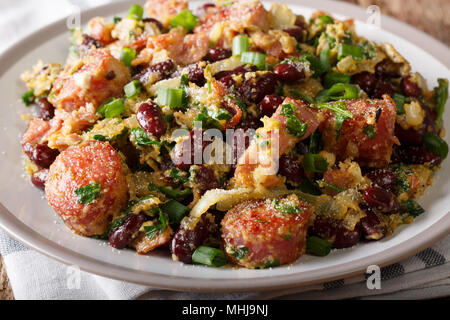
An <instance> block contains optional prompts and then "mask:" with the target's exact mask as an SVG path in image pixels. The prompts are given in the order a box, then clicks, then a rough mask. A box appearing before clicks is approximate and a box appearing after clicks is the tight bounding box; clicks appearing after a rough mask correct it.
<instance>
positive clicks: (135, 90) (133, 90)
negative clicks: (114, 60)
mask: <svg viewBox="0 0 450 320" xmlns="http://www.w3.org/2000/svg"><path fill="white" fill-rule="evenodd" d="M123 89H124V91H125V96H126V97H127V98H128V99H131V98H134V97H136V96H137V95H138V94H139V93H141V91H142V84H141V83H140V82H139V81H138V80H133V81H131V82H130V83H129V84H127V85H126V86H125V87H123Z"/></svg>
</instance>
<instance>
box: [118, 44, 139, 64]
mask: <svg viewBox="0 0 450 320" xmlns="http://www.w3.org/2000/svg"><path fill="white" fill-rule="evenodd" d="M134 58H136V51H135V50H133V49H131V48H123V49H122V52H121V53H120V61H122V62H123V63H124V64H125V65H126V66H127V67H131V61H133V60H134Z"/></svg>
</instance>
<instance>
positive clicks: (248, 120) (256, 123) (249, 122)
mask: <svg viewBox="0 0 450 320" xmlns="http://www.w3.org/2000/svg"><path fill="white" fill-rule="evenodd" d="M262 126H263V123H262V121H261V120H260V119H259V117H256V116H254V115H252V114H249V113H248V114H247V116H246V117H245V119H244V120H242V121H241V122H240V123H239V124H238V125H237V127H236V128H240V129H245V130H247V129H254V130H256V129H258V128H260V127H262Z"/></svg>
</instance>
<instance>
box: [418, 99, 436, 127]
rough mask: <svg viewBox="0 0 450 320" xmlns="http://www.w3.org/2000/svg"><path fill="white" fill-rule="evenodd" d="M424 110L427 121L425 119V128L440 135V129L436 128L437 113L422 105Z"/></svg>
mask: <svg viewBox="0 0 450 320" xmlns="http://www.w3.org/2000/svg"><path fill="white" fill-rule="evenodd" d="M420 105H421V106H422V109H423V110H424V111H425V119H423V124H424V127H425V131H427V132H432V133H434V134H435V135H438V134H439V129H438V128H437V127H436V117H437V114H436V111H434V110H432V109H430V108H428V107H427V106H425V105H423V104H422V103H420Z"/></svg>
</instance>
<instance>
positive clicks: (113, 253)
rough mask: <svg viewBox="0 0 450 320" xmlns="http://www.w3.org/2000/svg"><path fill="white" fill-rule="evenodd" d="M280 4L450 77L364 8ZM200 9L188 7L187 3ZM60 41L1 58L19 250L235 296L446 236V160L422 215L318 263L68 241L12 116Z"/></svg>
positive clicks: (5, 206) (111, 11) (431, 55)
mask: <svg viewBox="0 0 450 320" xmlns="http://www.w3.org/2000/svg"><path fill="white" fill-rule="evenodd" d="M285 2H286V3H287V4H289V5H290V7H291V8H292V9H293V10H294V11H295V12H296V13H301V14H304V15H305V16H309V15H310V14H311V13H312V12H313V11H314V10H315V9H321V10H324V11H327V12H329V13H331V14H333V15H335V16H336V17H338V18H354V19H355V20H356V29H357V32H358V34H360V35H363V36H365V37H367V38H368V39H370V40H373V41H376V42H390V43H392V44H394V46H395V47H396V48H397V49H398V50H399V51H400V53H401V54H403V55H404V56H405V57H406V58H407V59H408V60H409V61H410V62H411V65H412V67H413V70H415V71H418V72H420V73H421V74H422V75H423V76H424V77H425V79H427V81H428V85H429V86H430V87H433V86H435V85H436V79H437V78H438V77H439V78H449V79H450V71H449V64H450V63H449V57H450V50H449V49H448V48H447V47H446V46H445V45H443V44H441V43H440V42H438V41H436V40H434V39H433V38H431V37H429V36H427V35H425V34H424V33H422V32H420V31H418V30H416V29H414V28H412V27H409V26H407V25H405V24H403V23H400V22H398V21H395V20H393V19H391V18H388V17H385V16H382V17H381V27H382V29H380V28H376V27H373V26H371V25H368V24H366V23H365V21H366V20H367V18H368V17H369V14H368V13H367V12H366V11H365V10H363V9H360V8H358V7H355V6H352V5H349V4H346V3H341V2H338V1H325V0H316V1H307V0H304V1H303V0H291V1H285ZM132 3H134V1H120V2H115V3H113V4H110V5H106V6H103V7H98V8H94V9H91V10H87V11H85V12H83V13H82V23H86V22H87V21H88V20H89V19H91V18H92V17H94V16H106V17H108V16H113V15H115V14H119V13H124V12H126V10H127V8H128V7H129V6H130V5H131V4H132ZM200 3H201V2H200V1H191V5H192V6H195V5H198V4H200ZM312 6H314V7H312ZM68 37H69V32H68V29H67V26H66V19H64V20H61V21H59V22H56V23H54V24H52V25H49V26H47V27H45V28H43V29H41V30H38V31H36V32H35V33H34V34H32V35H31V36H29V37H27V38H26V39H23V40H22V41H20V42H18V43H17V44H16V45H14V46H13V47H12V48H10V49H9V50H8V51H7V52H5V53H4V54H3V55H2V56H1V57H0V75H1V78H0V96H1V97H2V104H1V113H0V133H1V138H0V179H1V184H0V203H1V205H0V226H1V227H2V228H3V229H4V230H6V231H7V232H8V233H9V234H10V235H11V236H13V237H14V238H16V239H18V240H19V241H21V242H22V243H24V244H25V245H27V246H28V247H30V248H33V249H35V250H37V251H40V252H42V253H44V254H46V255H48V256H50V257H52V258H54V259H57V260H59V261H61V262H64V263H66V264H70V265H76V266H79V267H80V268H81V269H83V270H86V271H89V272H92V273H96V274H99V275H102V276H106V277H110V278H115V279H119V280H125V281H129V282H134V283H139V284H144V285H150V286H153V287H158V288H167V289H174V290H190V291H214V292H227V291H228V292H231V291H234V292H236V291H250V290H269V289H279V288H287V287H294V286H300V285H306V284H312V283H317V282H323V281H329V280H333V279H339V278H342V277H345V276H349V275H354V274H357V273H363V272H364V271H365V270H366V268H367V266H369V265H372V264H377V265H380V266H383V265H386V264H389V263H393V262H396V261H399V260H401V259H403V258H406V257H408V256H410V255H413V254H415V253H416V252H418V251H419V250H423V249H425V248H426V247H428V246H431V245H432V244H433V243H434V242H436V241H438V240H439V239H440V238H442V237H443V236H445V235H448V234H449V232H450V215H449V214H447V212H448V208H450V196H449V194H450V179H448V178H447V177H449V176H450V162H449V161H448V160H447V161H445V162H444V165H443V167H442V170H441V171H439V173H438V174H437V176H436V179H435V183H434V185H433V187H431V188H429V189H428V190H427V193H426V194H425V195H424V196H423V197H422V198H421V199H420V203H421V204H422V205H423V206H424V208H425V209H426V211H427V212H426V214H423V215H422V216H420V217H419V218H418V219H417V220H416V221H415V223H413V224H411V225H406V226H402V227H401V228H399V229H398V230H397V231H396V232H395V234H394V235H393V236H392V237H389V238H387V239H384V240H381V241H378V242H372V243H364V244H360V245H358V246H356V247H353V248H351V249H346V250H339V251H334V252H332V253H331V254H330V255H329V256H327V257H326V258H317V257H312V256H303V257H302V258H300V259H299V260H298V261H297V262H296V263H295V264H293V265H290V266H284V267H279V268H274V269H267V270H246V269H232V268H222V269H214V268H207V267H201V266H190V265H183V264H181V263H178V262H174V261H172V260H171V259H170V257H169V254H168V252H165V251H159V252H154V253H152V254H150V255H148V256H139V255H137V254H136V253H135V252H134V251H131V250H123V251H117V250H115V249H112V248H111V247H110V246H109V245H108V244H107V243H106V242H100V241H96V240H92V239H88V238H82V237H79V236H76V235H74V234H73V233H72V232H71V231H69V229H67V228H66V227H65V226H64V224H63V223H62V222H61V221H60V220H59V219H58V218H57V217H56V215H55V213H54V212H53V211H52V210H51V208H50V207H49V206H48V205H47V203H46V200H45V199H44V198H43V194H42V192H40V191H39V190H37V189H36V188H34V187H33V186H32V185H31V183H30V182H29V181H28V178H27V177H25V175H24V172H23V169H22V151H21V147H20V144H19V139H20V136H21V134H22V133H23V132H24V130H25V123H24V122H23V121H22V120H21V119H20V114H21V113H24V112H26V109H25V108H24V106H23V105H22V103H21V102H20V101H19V99H20V97H21V95H22V94H23V92H24V91H25V87H24V85H23V84H22V83H21V81H20V80H19V75H20V74H21V73H22V71H23V70H25V69H29V68H30V67H31V66H32V65H34V63H35V62H36V61H37V60H38V59H43V60H44V61H45V62H62V61H65V57H66V54H67V50H68V46H69V42H68ZM422 48H423V49H422ZM449 107H450V106H449V105H447V108H449ZM445 123H446V124H447V125H450V112H446V113H445Z"/></svg>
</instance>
